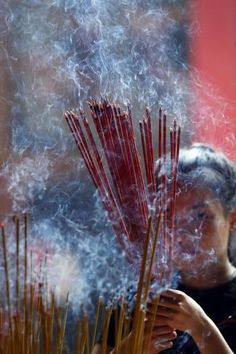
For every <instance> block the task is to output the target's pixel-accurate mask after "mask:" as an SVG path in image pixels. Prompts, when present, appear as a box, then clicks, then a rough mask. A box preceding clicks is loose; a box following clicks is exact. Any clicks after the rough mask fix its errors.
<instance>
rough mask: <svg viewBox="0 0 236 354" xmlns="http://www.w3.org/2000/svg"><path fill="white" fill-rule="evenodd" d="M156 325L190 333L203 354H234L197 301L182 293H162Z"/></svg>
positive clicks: (171, 291) (175, 291)
mask: <svg viewBox="0 0 236 354" xmlns="http://www.w3.org/2000/svg"><path fill="white" fill-rule="evenodd" d="M155 324H156V325H157V326H169V327H170V328H175V329H177V330H180V331H184V332H188V333H189V334H190V335H191V336H192V338H193V339H194V341H195V343H196V344H197V346H198V347H199V349H200V351H201V354H215V353H221V354H233V352H232V350H231V349H230V347H229V346H228V344H227V342H226V341H225V339H224V337H223V336H222V334H221V333H220V331H219V329H218V328H217V326H216V325H215V324H214V322H213V321H212V320H211V319H210V318H209V317H208V316H207V315H206V313H205V312H204V311H203V309H202V308H201V306H200V305H199V304H198V303H197V302H196V301H194V300H193V299H192V298H191V297H190V296H188V295H186V294H185V293H184V292H182V291H178V290H167V291H165V292H163V293H162V295H161V298H160V303H159V305H158V309H157V315H156V320H155Z"/></svg>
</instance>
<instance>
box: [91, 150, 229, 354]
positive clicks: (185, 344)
mask: <svg viewBox="0 0 236 354" xmlns="http://www.w3.org/2000/svg"><path fill="white" fill-rule="evenodd" d="M235 210H236V166H235V165H234V164H233V163H232V162H230V161H229V160H228V159H227V158H226V157H225V156H224V155H223V154H222V153H220V152H216V151H215V150H214V149H212V148H211V147H208V146H207V145H203V144H194V145H193V146H191V147H190V148H188V149H182V150H181V151H180V159H179V167H178V195H177V200H176V230H177V233H176V240H175V245H176V246H175V250H174V256H173V258H174V259H173V260H174V264H175V267H176V270H177V271H178V272H179V274H180V279H181V280H180V284H179V287H178V290H172V289H170V290H167V291H165V292H163V293H162V295H161V298H160V305H159V306H158V311H157V316H156V321H155V330H154V333H153V338H152V343H151V347H150V354H157V353H162V352H163V353H183V354H190V353H191V354H194V353H196V354H197V353H201V354H232V353H234V352H235V353H236V269H235V267H234V266H233V264H232V263H231V262H230V259H229V254H228V246H229V240H230V236H231V235H233V234H234V232H235V233H236V214H235V213H234V212H235ZM151 312H152V306H151V304H150V305H149V309H148V313H147V321H148V320H149V318H150V314H151ZM123 345H124V346H126V347H127V346H128V345H129V339H127V340H126V341H125V342H124V343H123ZM99 352H100V348H99V344H97V346H96V347H95V348H94V354H95V353H96V354H98V353H99ZM110 352H112V349H111V351H110Z"/></svg>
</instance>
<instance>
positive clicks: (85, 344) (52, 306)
mask: <svg viewBox="0 0 236 354" xmlns="http://www.w3.org/2000/svg"><path fill="white" fill-rule="evenodd" d="M161 220H162V216H159V218H158V220H157V224H156V229H155V230H154V229H153V223H152V219H151V218H149V220H148V230H147V232H146V236H145V245H144V252H143V258H142V265H141V269H140V276H139V283H138V290H137V301H136V306H135V310H134V313H133V314H131V313H128V312H127V311H126V307H127V304H126V297H125V294H124V295H123V298H122V301H121V302H120V304H119V312H117V316H116V328H117V331H116V334H115V348H114V350H113V353H117V354H141V353H144V354H146V353H148V352H149V351H148V348H149V344H150V338H151V333H152V330H153V327H154V319H155V313H154V315H153V320H152V321H150V323H149V324H148V328H146V333H148V335H146V338H145V340H144V330H145V304H146V302H147V299H148V292H149V286H150V281H151V270H152V267H153V263H154V262H155V255H156V252H155V251H156V246H157V238H158V234H159V232H160V227H161ZM14 223H15V231H16V232H15V237H14V240H15V243H14V242H12V239H10V238H9V235H7V232H6V227H5V225H1V247H0V254H1V260H2V264H3V267H1V272H2V274H1V277H0V279H1V280H4V286H2V288H1V301H0V353H1V354H23V353H24V354H39V353H44V354H63V353H64V351H63V347H64V344H65V343H64V342H65V329H66V323H67V312H68V305H69V299H68V296H67V299H66V303H65V305H64V306H60V305H59V304H58V303H57V299H56V296H55V295H54V292H53V291H52V290H51V291H50V296H49V297H48V296H47V294H46V296H45V289H46V287H47V288H48V289H49V288H50V284H46V277H45V276H43V275H42V274H39V276H38V277H37V279H38V280H37V279H36V278H34V279H33V276H32V274H33V271H32V254H31V255H30V257H29V256H28V253H29V252H28V248H29V245H28V220H27V216H26V215H25V216H24V220H23V228H24V231H23V237H21V233H20V224H21V222H20V219H19V218H18V217H14ZM152 231H154V239H153V242H151V235H152ZM9 241H11V244H10V245H9ZM22 244H23V250H24V252H23V255H22V254H21V253H20V249H21V248H22V247H21V246H22ZM9 246H10V247H11V248H12V247H14V249H15V252H14V253H12V252H11V253H10V252H9ZM12 255H13V256H14V257H13V259H14V260H15V262H14V264H13V265H12V262H11V259H10V257H12ZM45 257H46V255H45ZM12 266H14V267H15V272H14V276H15V281H14V282H13V281H12V280H13V279H12V278H11V277H10V274H12V269H11V267H12ZM22 266H23V267H22ZM41 269H42V268H40V272H42V270H41ZM22 279H23V280H22ZM12 287H13V289H12ZM48 289H46V290H48ZM154 305H155V311H156V309H157V305H158V298H156V299H154ZM116 310H117V308H116ZM116 310H114V308H113V307H112V306H111V305H108V306H105V304H104V300H103V299H102V298H99V300H98V303H97V309H96V313H95V319H94V325H93V326H91V325H90V324H89V317H88V315H87V313H86V311H84V313H83V315H82V318H81V317H80V318H79V319H78V321H77V331H76V332H77V335H76V338H75V349H74V351H73V353H74V354H92V353H93V348H94V344H95V342H96V337H97V332H98V322H99V319H100V318H101V317H102V322H103V327H102V331H101V332H99V334H100V335H101V336H100V337H101V338H102V344H101V345H102V354H105V353H107V349H108V348H107V336H108V330H109V324H110V319H111V315H112V314H113V315H114V312H115V311H116ZM143 343H145V346H144V344H143ZM67 353H68V352H67ZM71 353H72V352H71Z"/></svg>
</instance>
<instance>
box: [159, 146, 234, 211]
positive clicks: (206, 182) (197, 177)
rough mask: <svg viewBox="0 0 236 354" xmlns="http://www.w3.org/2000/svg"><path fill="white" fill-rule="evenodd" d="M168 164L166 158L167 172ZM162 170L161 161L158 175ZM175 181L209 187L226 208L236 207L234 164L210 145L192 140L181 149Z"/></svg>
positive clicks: (227, 209)
mask: <svg viewBox="0 0 236 354" xmlns="http://www.w3.org/2000/svg"><path fill="white" fill-rule="evenodd" d="M170 165H171V164H170V158H167V163H166V165H165V168H167V171H168V170H169V171H170ZM163 173H164V166H163V164H162V169H161V171H160V174H163ZM167 173H168V172H167ZM168 174H169V173H168ZM178 183H179V185H181V186H186V188H187V187H190V186H192V185H193V186H198V187H203V188H204V187H206V188H209V190H211V191H212V192H213V194H214V195H215V196H216V197H217V198H219V200H220V201H221V203H222V205H223V206H224V208H225V210H226V211H232V210H235V209H236V164H234V163H233V162H232V161H230V160H229V159H228V158H227V157H226V156H225V155H224V154H223V153H222V152H221V151H217V150H215V149H214V148H213V147H211V146H209V145H206V144H200V143H195V144H193V145H191V146H190V147H187V148H183V149H180V153H179V164H178Z"/></svg>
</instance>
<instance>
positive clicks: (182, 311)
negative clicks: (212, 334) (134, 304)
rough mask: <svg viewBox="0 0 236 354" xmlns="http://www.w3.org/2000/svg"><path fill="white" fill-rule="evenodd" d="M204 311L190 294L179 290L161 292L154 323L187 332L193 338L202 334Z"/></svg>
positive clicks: (204, 318)
mask: <svg viewBox="0 0 236 354" xmlns="http://www.w3.org/2000/svg"><path fill="white" fill-rule="evenodd" d="M206 319H207V315H206V313H205V312H204V311H203V309H202V308H201V306H200V305H199V304H198V303H197V302H196V301H194V300H193V299H192V298H191V297H190V296H188V295H186V294H185V293H184V292H182V291H179V290H167V291H165V292H163V293H162V294H161V297H160V302H159V305H158V309H157V315H156V321H155V324H156V325H158V326H169V327H171V328H175V329H177V330H179V331H183V332H188V333H189V334H190V335H191V336H192V337H193V338H194V337H196V336H197V337H199V336H201V335H202V331H203V330H204V326H205V322H206Z"/></svg>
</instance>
